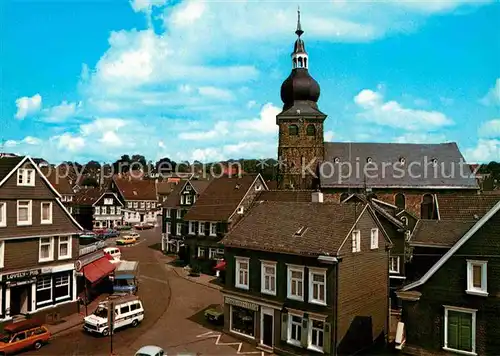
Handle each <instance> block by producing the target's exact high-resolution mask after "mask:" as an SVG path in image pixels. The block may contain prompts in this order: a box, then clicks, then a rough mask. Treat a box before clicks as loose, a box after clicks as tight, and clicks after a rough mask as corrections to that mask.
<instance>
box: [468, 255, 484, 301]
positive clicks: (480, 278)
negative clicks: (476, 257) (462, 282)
mask: <svg viewBox="0 0 500 356" xmlns="http://www.w3.org/2000/svg"><path fill="white" fill-rule="evenodd" d="M487 266H488V264H487V262H486V261H471V260H467V290H466V292H467V294H474V295H484V296H487V295H488V287H487V277H488V276H487V270H488V268H487Z"/></svg>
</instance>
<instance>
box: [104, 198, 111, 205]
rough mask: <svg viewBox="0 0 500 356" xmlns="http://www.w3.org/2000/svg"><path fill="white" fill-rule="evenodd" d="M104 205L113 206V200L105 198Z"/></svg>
mask: <svg viewBox="0 0 500 356" xmlns="http://www.w3.org/2000/svg"><path fill="white" fill-rule="evenodd" d="M104 205H113V199H112V198H104Z"/></svg>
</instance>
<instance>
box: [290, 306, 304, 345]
mask: <svg viewBox="0 0 500 356" xmlns="http://www.w3.org/2000/svg"><path fill="white" fill-rule="evenodd" d="M288 320H289V324H288V343H289V344H292V345H297V346H300V345H301V338H302V318H301V317H300V316H297V315H291V314H290V316H289V319H288Z"/></svg>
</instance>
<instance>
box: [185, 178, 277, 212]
mask: <svg viewBox="0 0 500 356" xmlns="http://www.w3.org/2000/svg"><path fill="white" fill-rule="evenodd" d="M257 179H261V180H262V177H261V176H260V174H258V175H255V174H248V175H246V174H245V175H242V176H241V177H237V176H236V177H229V176H222V177H220V178H214V179H212V180H211V181H210V184H209V185H208V187H206V189H205V191H204V192H203V194H201V195H200V197H199V198H198V200H197V201H196V203H195V204H194V205H193V206H192V207H191V209H189V211H188V212H187V213H186V215H185V216H184V220H198V221H228V220H229V219H230V218H231V216H232V215H233V214H234V213H235V212H236V209H237V208H238V206H239V205H240V204H241V202H242V200H243V198H244V197H245V196H246V194H247V193H248V191H249V189H250V187H251V186H252V185H253V183H254V182H255V181H256V180H257ZM262 182H263V184H264V189H267V186H265V183H264V180H262Z"/></svg>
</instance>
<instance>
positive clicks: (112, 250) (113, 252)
mask: <svg viewBox="0 0 500 356" xmlns="http://www.w3.org/2000/svg"><path fill="white" fill-rule="evenodd" d="M103 251H104V253H106V254H108V255H110V256H111V257H113V259H112V260H110V262H111V263H118V262H120V259H121V257H122V253H121V251H120V249H119V248H118V247H106V248H105V249H104V250H103Z"/></svg>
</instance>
